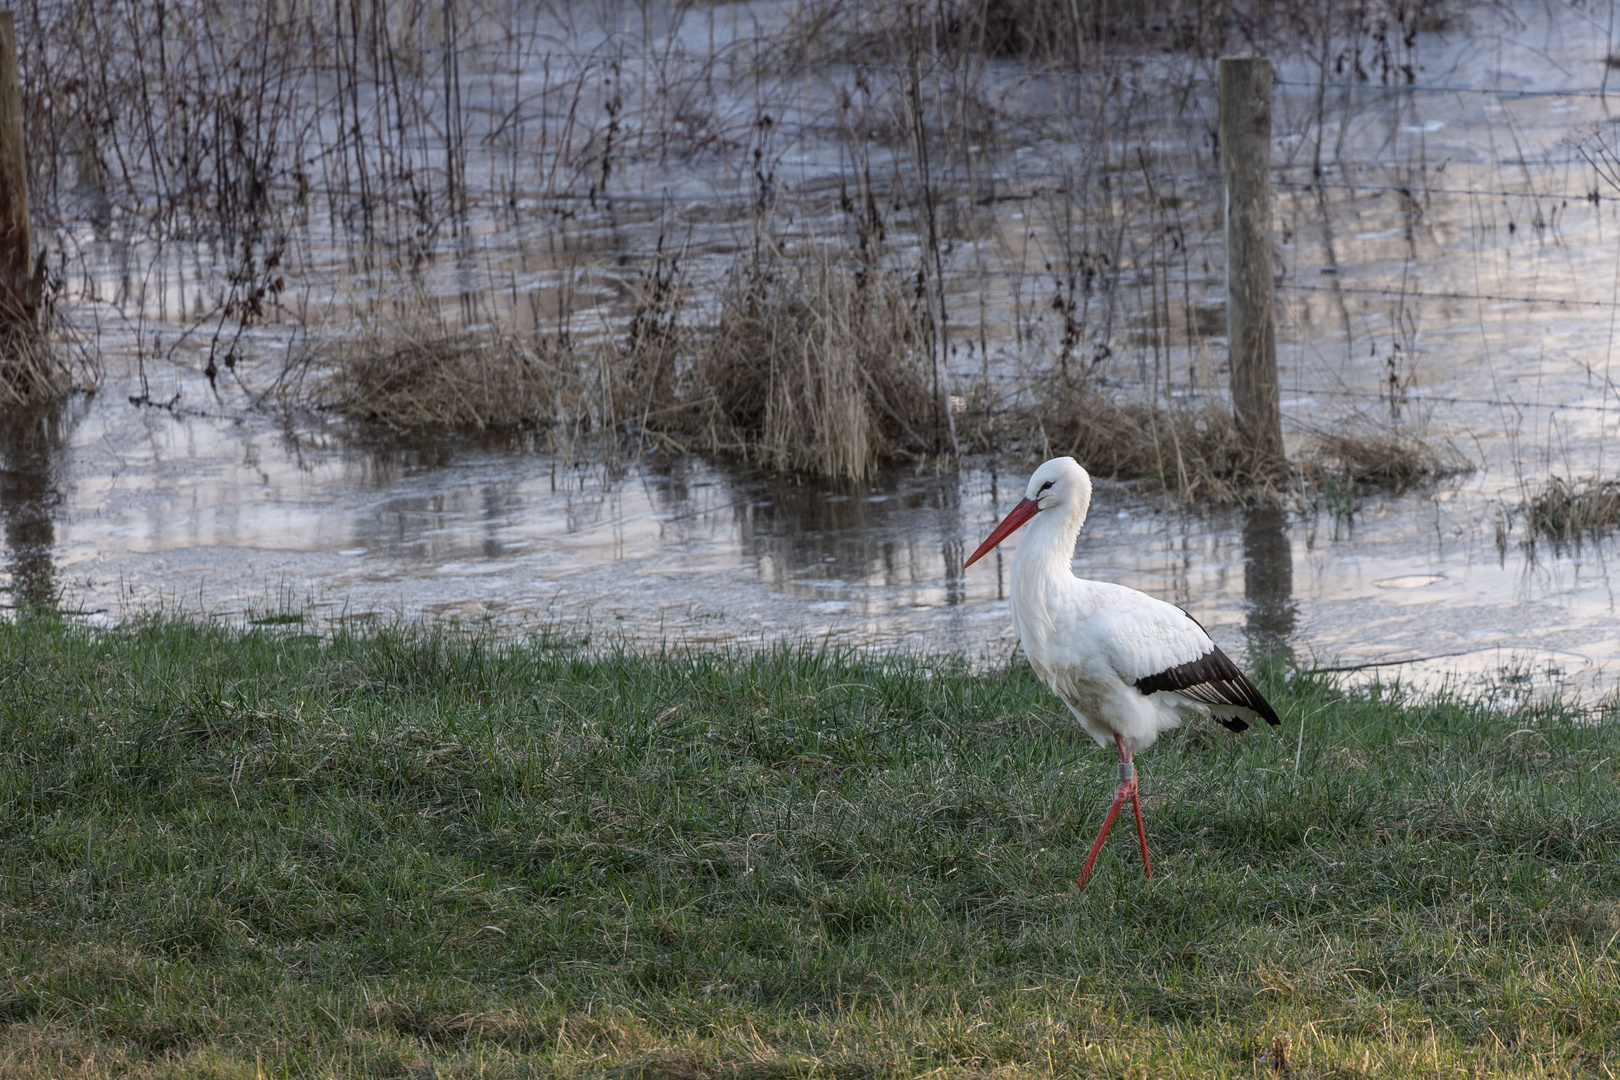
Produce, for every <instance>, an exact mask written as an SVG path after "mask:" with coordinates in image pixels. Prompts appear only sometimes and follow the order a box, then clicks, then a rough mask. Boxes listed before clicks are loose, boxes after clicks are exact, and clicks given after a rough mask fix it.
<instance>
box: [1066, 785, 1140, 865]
mask: <svg viewBox="0 0 1620 1080" xmlns="http://www.w3.org/2000/svg"><path fill="white" fill-rule="evenodd" d="M1130 797H1131V787H1130V785H1127V784H1121V785H1119V790H1118V791H1116V792H1114V805H1112V806H1110V807H1109V808H1108V816H1107V817H1105V818H1103V826H1102V832H1100V833H1098V834H1097V842H1096V843H1094V844H1092V845H1091V854H1089V855H1087V856H1086V865H1085V866H1083V867H1081V868H1080V876H1079V877H1077V878H1075V879H1074V887H1075V888H1077V889H1083V888H1085V887H1086V878H1088V877H1090V876H1091V864H1092V863H1094V862H1096V861H1097V852H1099V851H1101V850H1102V846H1103V841H1104V840H1106V839H1108V830H1109V829H1112V828H1113V827H1114V819H1115V818H1116V817H1118V816H1119V808H1120V807H1122V806H1124V805H1125V800H1126V799H1128V798H1130Z"/></svg>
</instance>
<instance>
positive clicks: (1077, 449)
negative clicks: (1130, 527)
mask: <svg viewBox="0 0 1620 1080" xmlns="http://www.w3.org/2000/svg"><path fill="white" fill-rule="evenodd" d="M1038 385H1040V387H1041V391H1040V394H1039V395H1038V397H1036V398H1035V400H1034V401H1033V403H1018V404H1014V405H1012V406H1011V407H1008V408H1005V409H1002V410H1001V411H996V410H994V409H987V408H985V407H984V397H985V395H984V393H983V392H982V390H981V391H977V392H975V393H974V394H972V395H970V396H969V399H968V402H967V405H966V407H965V408H964V409H963V410H962V419H961V420H960V421H959V425H960V427H961V429H962V431H963V434H964V441H965V443H967V444H969V445H972V446H975V447H978V448H982V449H985V450H987V451H989V452H992V453H994V452H998V451H999V452H1002V453H1005V452H1006V451H1007V450H1008V449H1010V448H1014V447H1016V448H1018V449H1020V450H1021V451H1022V453H1023V455H1024V456H1026V457H1028V458H1029V459H1031V460H1038V459H1041V458H1046V457H1050V456H1053V455H1062V454H1068V455H1070V456H1072V457H1074V458H1075V459H1076V460H1077V461H1079V462H1081V463H1082V464H1083V465H1085V467H1086V468H1087V470H1089V471H1090V472H1091V473H1093V474H1094V475H1096V476H1099V477H1105V478H1107V479H1110V480H1127V481H1137V482H1140V483H1142V484H1145V485H1147V486H1149V487H1153V488H1157V489H1159V490H1162V491H1165V492H1168V493H1170V494H1172V495H1174V496H1176V497H1177V498H1178V499H1180V500H1182V501H1184V502H1214V503H1222V502H1252V501H1255V500H1257V499H1260V500H1263V499H1266V498H1271V497H1275V496H1277V495H1279V494H1280V493H1281V491H1282V489H1283V488H1284V487H1285V486H1286V484H1287V481H1288V476H1287V469H1286V466H1284V465H1282V464H1281V463H1276V462H1266V461H1263V460H1260V459H1257V458H1256V456H1255V454H1254V451H1253V449H1252V448H1251V447H1250V446H1249V444H1248V442H1247V440H1245V439H1244V437H1243V433H1242V431H1241V430H1240V429H1239V428H1238V426H1237V423H1236V421H1235V420H1234V419H1233V418H1232V412H1231V409H1230V408H1229V407H1228V406H1227V405H1226V404H1225V403H1224V402H1219V401H1210V402H1207V403H1203V404H1196V405H1193V404H1170V405H1166V404H1163V403H1159V402H1146V401H1128V400H1122V399H1121V398H1120V397H1118V396H1116V395H1114V394H1112V393H1110V392H1108V391H1107V390H1105V389H1103V388H1101V387H1099V386H1097V385H1095V384H1093V383H1091V382H1089V381H1087V380H1083V379H1080V380H1072V381H1064V380H1063V379H1061V378H1060V377H1057V376H1055V375H1054V376H1051V377H1047V378H1041V379H1039V380H1038Z"/></svg>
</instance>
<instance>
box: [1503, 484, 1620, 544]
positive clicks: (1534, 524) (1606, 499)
mask: <svg viewBox="0 0 1620 1080" xmlns="http://www.w3.org/2000/svg"><path fill="white" fill-rule="evenodd" d="M1519 513H1520V514H1522V515H1523V516H1524V520H1525V524H1526V525H1527V526H1528V527H1529V533H1530V535H1529V538H1528V539H1529V542H1530V543H1532V544H1533V543H1534V542H1535V538H1536V537H1537V536H1538V535H1539V536H1545V537H1547V538H1549V539H1551V540H1552V541H1553V542H1554V543H1567V542H1569V541H1578V540H1580V538H1581V537H1582V536H1599V535H1602V534H1603V533H1606V532H1610V531H1612V530H1613V529H1614V528H1616V527H1617V526H1620V481H1617V480H1604V479H1602V478H1601V477H1596V476H1586V477H1581V478H1578V479H1576V480H1566V479H1564V478H1563V477H1561V476H1555V477H1553V478H1552V479H1551V480H1549V481H1547V483H1546V485H1545V486H1544V487H1543V488H1542V489H1541V490H1540V491H1538V492H1536V493H1535V494H1534V495H1527V496H1526V497H1525V498H1524V499H1522V500H1521V501H1520V503H1519Z"/></svg>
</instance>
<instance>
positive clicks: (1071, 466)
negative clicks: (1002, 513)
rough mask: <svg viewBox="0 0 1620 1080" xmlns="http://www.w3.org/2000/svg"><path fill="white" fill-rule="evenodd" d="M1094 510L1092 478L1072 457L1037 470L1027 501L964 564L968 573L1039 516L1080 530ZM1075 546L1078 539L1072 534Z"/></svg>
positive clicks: (1021, 503) (1028, 490) (1025, 491)
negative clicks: (1050, 515)
mask: <svg viewBox="0 0 1620 1080" xmlns="http://www.w3.org/2000/svg"><path fill="white" fill-rule="evenodd" d="M1090 506H1091V476H1090V475H1089V474H1088V473H1087V472H1086V470H1084V469H1082V468H1081V467H1080V463H1079V462H1078V461H1076V460H1074V458H1072V457H1060V458H1053V459H1052V460H1051V461H1048V462H1046V463H1045V464H1043V465H1042V466H1041V467H1040V468H1038V469H1036V470H1035V475H1033V476H1031V477H1030V478H1029V486H1028V487H1027V488H1025V489H1024V499H1023V501H1022V502H1020V503H1019V504H1018V505H1017V506H1015V507H1013V508H1012V513H1010V514H1008V515H1007V516H1006V517H1005V518H1003V519H1002V521H1001V524H1000V525H997V526H996V527H995V529H994V530H993V531H992V532H991V533H990V535H989V536H987V537H985V540H984V543H982V544H980V545H979V550H977V551H975V552H974V553H973V554H972V555H970V556H968V561H967V562H965V563H963V564H962V569H964V570H966V569H967V568H968V567H970V566H972V565H973V564H974V563H976V562H978V561H979V560H980V559H981V558H983V557H984V556H985V555H986V554H988V553H989V552H990V551H991V549H993V548H994V547H995V546H996V545H997V544H999V543H1001V542H1002V541H1003V540H1005V539H1007V537H1009V536H1011V535H1012V534H1013V533H1014V532H1017V531H1018V528H1019V526H1021V525H1023V524H1024V523H1025V522H1026V521H1028V520H1029V519H1030V518H1032V517H1034V516H1035V515H1036V514H1041V513H1047V514H1052V515H1053V516H1055V517H1060V518H1062V519H1064V523H1065V524H1069V525H1071V527H1072V528H1074V529H1075V530H1078V529H1079V528H1080V525H1081V524H1082V523H1083V522H1084V521H1085V519H1086V510H1087V509H1089V508H1090ZM1069 539H1070V540H1071V542H1072V541H1073V539H1074V537H1073V534H1072V533H1071V534H1070V537H1069Z"/></svg>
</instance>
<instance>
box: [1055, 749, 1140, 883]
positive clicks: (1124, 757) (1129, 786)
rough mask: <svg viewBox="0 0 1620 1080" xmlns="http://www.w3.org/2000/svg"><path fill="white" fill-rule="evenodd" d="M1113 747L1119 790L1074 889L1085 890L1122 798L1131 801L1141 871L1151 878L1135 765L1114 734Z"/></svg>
mask: <svg viewBox="0 0 1620 1080" xmlns="http://www.w3.org/2000/svg"><path fill="white" fill-rule="evenodd" d="M1114 745H1115V746H1116V747H1118V748H1119V787H1118V788H1117V789H1116V790H1115V791H1114V803H1113V805H1112V806H1110V807H1109V808H1108V816H1107V817H1105V818H1103V825H1102V831H1101V832H1099V833H1098V834H1097V840H1096V842H1095V843H1093V844H1092V845H1091V853H1090V854H1088V855H1087V856H1086V865H1085V866H1083V867H1081V868H1080V876H1079V877H1078V878H1076V879H1075V881H1074V885H1075V888H1077V889H1083V888H1085V887H1086V879H1087V878H1089V877H1090V876H1091V867H1092V864H1093V863H1095V862H1096V861H1097V853H1098V852H1099V851H1101V850H1102V846H1103V841H1104V840H1106V839H1108V830H1109V829H1112V828H1113V827H1114V819H1115V818H1116V817H1118V816H1119V810H1120V807H1122V806H1124V805H1125V800H1126V799H1129V800H1131V809H1132V810H1133V811H1134V812H1135V815H1136V837H1137V839H1138V840H1140V841H1141V842H1142V872H1143V873H1145V874H1146V875H1147V876H1148V877H1150V878H1151V877H1152V876H1153V864H1152V863H1151V862H1149V861H1148V847H1147V829H1146V827H1144V826H1143V824H1142V800H1141V799H1140V798H1139V797H1138V795H1137V790H1136V766H1135V765H1134V764H1133V763H1132V761H1131V748H1130V747H1128V746H1126V745H1125V740H1124V739H1121V738H1120V737H1119V736H1118V735H1115V736H1114Z"/></svg>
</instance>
